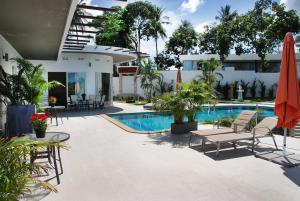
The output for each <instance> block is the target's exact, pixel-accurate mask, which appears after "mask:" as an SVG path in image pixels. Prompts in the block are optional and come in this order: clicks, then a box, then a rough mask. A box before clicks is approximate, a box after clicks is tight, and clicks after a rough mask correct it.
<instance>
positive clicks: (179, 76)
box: [176, 69, 182, 91]
mask: <svg viewBox="0 0 300 201" xmlns="http://www.w3.org/2000/svg"><path fill="white" fill-rule="evenodd" d="M181 82H182V79H181V71H180V69H178V71H177V78H176V91H178V89H179V84H180V83H181Z"/></svg>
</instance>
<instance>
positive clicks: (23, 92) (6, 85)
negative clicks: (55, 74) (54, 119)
mask: <svg viewBox="0 0 300 201" xmlns="http://www.w3.org/2000/svg"><path fill="white" fill-rule="evenodd" d="M12 60H13V61H14V62H16V63H17V69H18V73H17V74H13V75H11V74H9V73H6V72H5V70H4V69H3V68H2V66H0V103H4V104H5V105H6V106H7V118H6V119H7V121H6V123H7V130H8V133H6V135H7V136H9V137H13V136H17V135H21V134H24V133H32V126H31V125H30V123H29V121H28V120H29V119H30V117H31V115H32V114H33V113H35V111H36V107H38V108H39V107H40V104H41V101H42V99H43V97H44V94H45V92H46V91H47V90H48V89H49V88H52V87H55V86H57V85H61V84H60V83H59V82H57V81H52V82H49V83H48V82H47V81H45V79H44V77H43V69H42V66H41V65H37V66H34V65H33V64H32V63H30V62H29V61H27V60H25V59H21V58H16V59H12Z"/></svg>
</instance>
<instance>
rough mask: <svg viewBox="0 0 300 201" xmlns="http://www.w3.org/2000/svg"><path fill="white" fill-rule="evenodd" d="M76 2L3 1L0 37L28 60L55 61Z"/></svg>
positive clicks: (0, 15) (0, 12)
mask: <svg viewBox="0 0 300 201" xmlns="http://www.w3.org/2000/svg"><path fill="white" fill-rule="evenodd" d="M77 2H78V0H46V1H45V0H43V1H41V0H1V4H0V34H2V35H3V37H4V38H5V39H6V40H7V41H8V42H9V43H10V44H11V45H12V46H13V47H14V48H15V49H16V50H17V51H18V52H19V53H20V55H21V56H22V57H24V58H26V59H38V60H56V59H57V57H58V54H59V51H60V46H61V43H62V40H64V33H65V27H66V25H67V19H68V17H69V15H70V16H71V17H72V16H73V14H74V10H72V9H71V6H72V5H73V4H77ZM74 8H75V7H74Z"/></svg>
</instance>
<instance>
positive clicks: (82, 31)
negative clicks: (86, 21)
mask: <svg viewBox="0 0 300 201" xmlns="http://www.w3.org/2000/svg"><path fill="white" fill-rule="evenodd" d="M69 31H71V32H80V33H94V34H96V33H98V32H99V31H90V30H76V29H69Z"/></svg>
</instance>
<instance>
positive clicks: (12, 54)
mask: <svg viewBox="0 0 300 201" xmlns="http://www.w3.org/2000/svg"><path fill="white" fill-rule="evenodd" d="M5 53H7V54H8V59H11V58H17V57H21V55H20V54H19V53H18V52H17V51H16V50H15V49H14V47H13V46H11V45H10V44H9V43H8V42H7V40H5V38H4V37H3V36H2V35H1V34H0V65H1V66H2V67H3V68H4V70H5V71H6V72H7V73H10V74H11V73H12V72H13V71H14V69H15V64H14V62H12V61H10V60H8V61H5V59H3V56H4V55H5ZM5 114H6V108H5V106H4V105H3V104H1V103H0V129H3V128H4V123H5V119H6V116H5Z"/></svg>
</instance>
